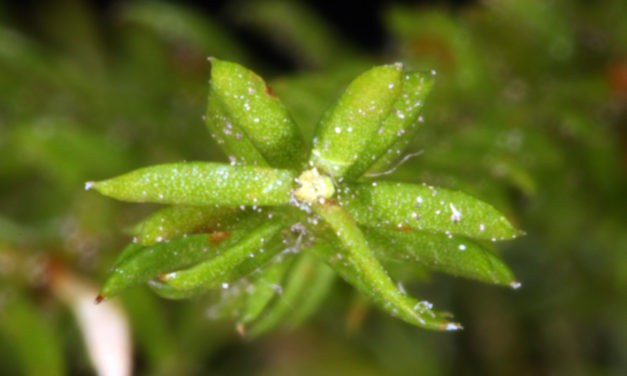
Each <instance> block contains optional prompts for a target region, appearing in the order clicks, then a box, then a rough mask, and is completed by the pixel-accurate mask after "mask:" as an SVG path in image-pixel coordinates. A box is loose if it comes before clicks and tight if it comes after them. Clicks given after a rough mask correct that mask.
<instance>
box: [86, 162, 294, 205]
mask: <svg viewBox="0 0 627 376" xmlns="http://www.w3.org/2000/svg"><path fill="white" fill-rule="evenodd" d="M294 178H295V173H294V172H292V171H289V170H278V169H272V168H266V167H255V166H229V165H226V164H222V163H210V162H188V163H171V164H162V165H157V166H152V167H145V168H140V169H138V170H135V171H131V172H129V173H126V174H124V175H120V176H118V177H115V178H112V179H109V180H104V181H100V182H88V183H86V184H85V188H87V189H92V188H93V189H95V190H97V191H98V192H100V193H101V194H103V195H105V196H109V197H113V198H116V199H118V200H122V201H130V202H154V203H163V204H182V205H281V204H286V203H287V202H288V201H289V199H290V191H291V188H292V185H293V182H294Z"/></svg>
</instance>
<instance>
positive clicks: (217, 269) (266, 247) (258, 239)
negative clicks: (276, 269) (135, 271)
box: [163, 222, 285, 290]
mask: <svg viewBox="0 0 627 376" xmlns="http://www.w3.org/2000/svg"><path fill="white" fill-rule="evenodd" d="M282 227H283V224H282V223H281V222H265V223H263V224H261V225H260V226H259V227H258V228H257V229H255V230H254V231H252V232H250V233H248V234H247V235H246V236H245V237H244V238H243V239H242V240H241V241H239V242H238V243H237V244H235V245H234V246H232V247H231V248H229V249H228V250H226V251H224V252H222V253H221V254H220V255H218V256H216V257H213V258H211V259H209V260H207V261H204V262H202V263H200V264H197V265H195V266H193V267H191V268H189V269H185V270H180V271H176V272H172V273H169V274H166V275H165V276H163V280H164V282H165V283H166V284H167V285H169V286H170V287H172V288H174V289H176V290H204V289H211V288H214V287H217V286H219V285H222V284H223V283H227V284H228V283H231V282H233V281H235V280H237V279H239V278H241V277H243V276H245V275H247V274H248V273H250V272H252V271H253V270H255V269H256V268H258V267H260V266H262V265H264V264H265V263H266V262H267V261H268V260H269V259H271V258H272V257H273V256H274V255H276V254H277V253H279V252H280V251H282V250H283V249H285V245H284V244H283V242H282V238H281V236H280V234H279V231H280V230H281V228H282Z"/></svg>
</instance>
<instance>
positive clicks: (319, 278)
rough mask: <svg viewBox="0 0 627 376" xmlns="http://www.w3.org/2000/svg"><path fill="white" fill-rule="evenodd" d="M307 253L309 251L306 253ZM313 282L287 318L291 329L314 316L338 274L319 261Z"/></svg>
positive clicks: (315, 266) (308, 285)
mask: <svg viewBox="0 0 627 376" xmlns="http://www.w3.org/2000/svg"><path fill="white" fill-rule="evenodd" d="M305 252H307V251H305ZM314 268H315V269H314V272H313V275H312V277H311V282H310V283H308V284H307V286H306V289H305V290H304V291H303V294H302V295H301V301H300V302H299V303H298V304H297V305H296V306H295V307H294V308H293V309H292V312H291V313H290V316H289V317H288V318H287V325H288V326H289V327H292V328H293V327H296V326H298V325H300V324H302V323H303V322H304V321H305V320H307V319H308V318H309V317H310V316H311V315H313V314H314V313H315V312H316V311H317V309H318V308H319V307H320V305H321V304H322V302H323V301H324V299H325V298H326V297H327V296H328V295H329V292H330V291H331V288H332V287H333V282H334V281H335V276H336V273H335V271H333V269H331V268H330V267H329V266H328V265H327V264H326V263H324V262H321V261H318V262H317V263H316V264H315V265H314Z"/></svg>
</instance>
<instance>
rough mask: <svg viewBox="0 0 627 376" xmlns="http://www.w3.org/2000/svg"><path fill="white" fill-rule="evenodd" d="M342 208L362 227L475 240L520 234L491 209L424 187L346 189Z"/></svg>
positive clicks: (382, 185)
mask: <svg viewBox="0 0 627 376" xmlns="http://www.w3.org/2000/svg"><path fill="white" fill-rule="evenodd" d="M345 192H346V193H344V195H343V197H342V198H341V202H342V205H343V206H344V207H345V208H346V210H347V211H348V212H349V213H350V214H351V215H352V216H353V218H355V220H356V221H357V222H358V223H359V224H361V225H365V226H376V227H381V228H388V229H391V228H396V229H403V228H408V229H412V230H421V231H427V232H434V233H444V234H452V235H462V236H467V237H470V238H476V239H491V240H493V241H496V240H505V239H513V238H515V237H516V236H518V235H520V234H521V232H520V231H518V230H516V228H514V226H512V224H511V223H510V222H509V221H508V220H507V219H506V218H505V217H504V216H503V215H502V214H501V213H499V211H497V210H496V209H494V208H493V207H492V206H491V205H489V204H487V203H485V202H483V201H481V200H479V199H476V198H474V197H472V196H470V195H467V194H465V193H462V192H457V191H452V190H448V189H444V188H436V187H432V186H427V185H416V184H404V183H392V182H376V183H369V184H355V185H352V186H349V188H348V189H347V190H346V191H345Z"/></svg>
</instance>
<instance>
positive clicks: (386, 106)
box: [311, 64, 403, 178]
mask: <svg viewBox="0 0 627 376" xmlns="http://www.w3.org/2000/svg"><path fill="white" fill-rule="evenodd" d="M402 73H403V66H402V65H401V64H391V65H382V66H378V67H374V68H372V69H370V70H369V71H366V72H365V73H363V74H361V75H360V76H359V77H357V78H356V79H355V80H354V81H353V82H352V83H351V84H350V85H349V86H348V88H347V89H346V91H345V92H344V94H343V95H342V96H341V97H340V99H339V100H338V102H337V104H336V105H335V107H333V108H332V109H331V110H330V112H328V113H327V114H326V116H325V117H324V118H323V119H322V120H321V122H320V124H319V127H318V130H317V136H316V138H315V139H314V147H313V150H312V154H311V163H312V164H313V165H314V166H315V167H317V168H319V169H320V170H322V171H324V172H325V173H327V174H329V175H332V176H334V177H337V178H340V177H342V176H344V174H345V173H346V171H348V169H349V168H350V167H351V165H352V164H353V163H355V162H356V161H357V160H358V159H359V158H361V157H362V154H363V152H364V150H365V149H366V148H367V147H368V144H369V143H370V142H371V141H370V140H371V138H372V137H373V136H374V135H376V132H377V131H378V129H379V128H380V127H381V125H382V122H383V120H384V119H385V118H386V117H387V116H388V115H389V114H390V112H391V111H392V109H393V106H394V102H395V101H396V100H397V98H398V95H399V93H400V92H401V86H402V80H401V76H402Z"/></svg>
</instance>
